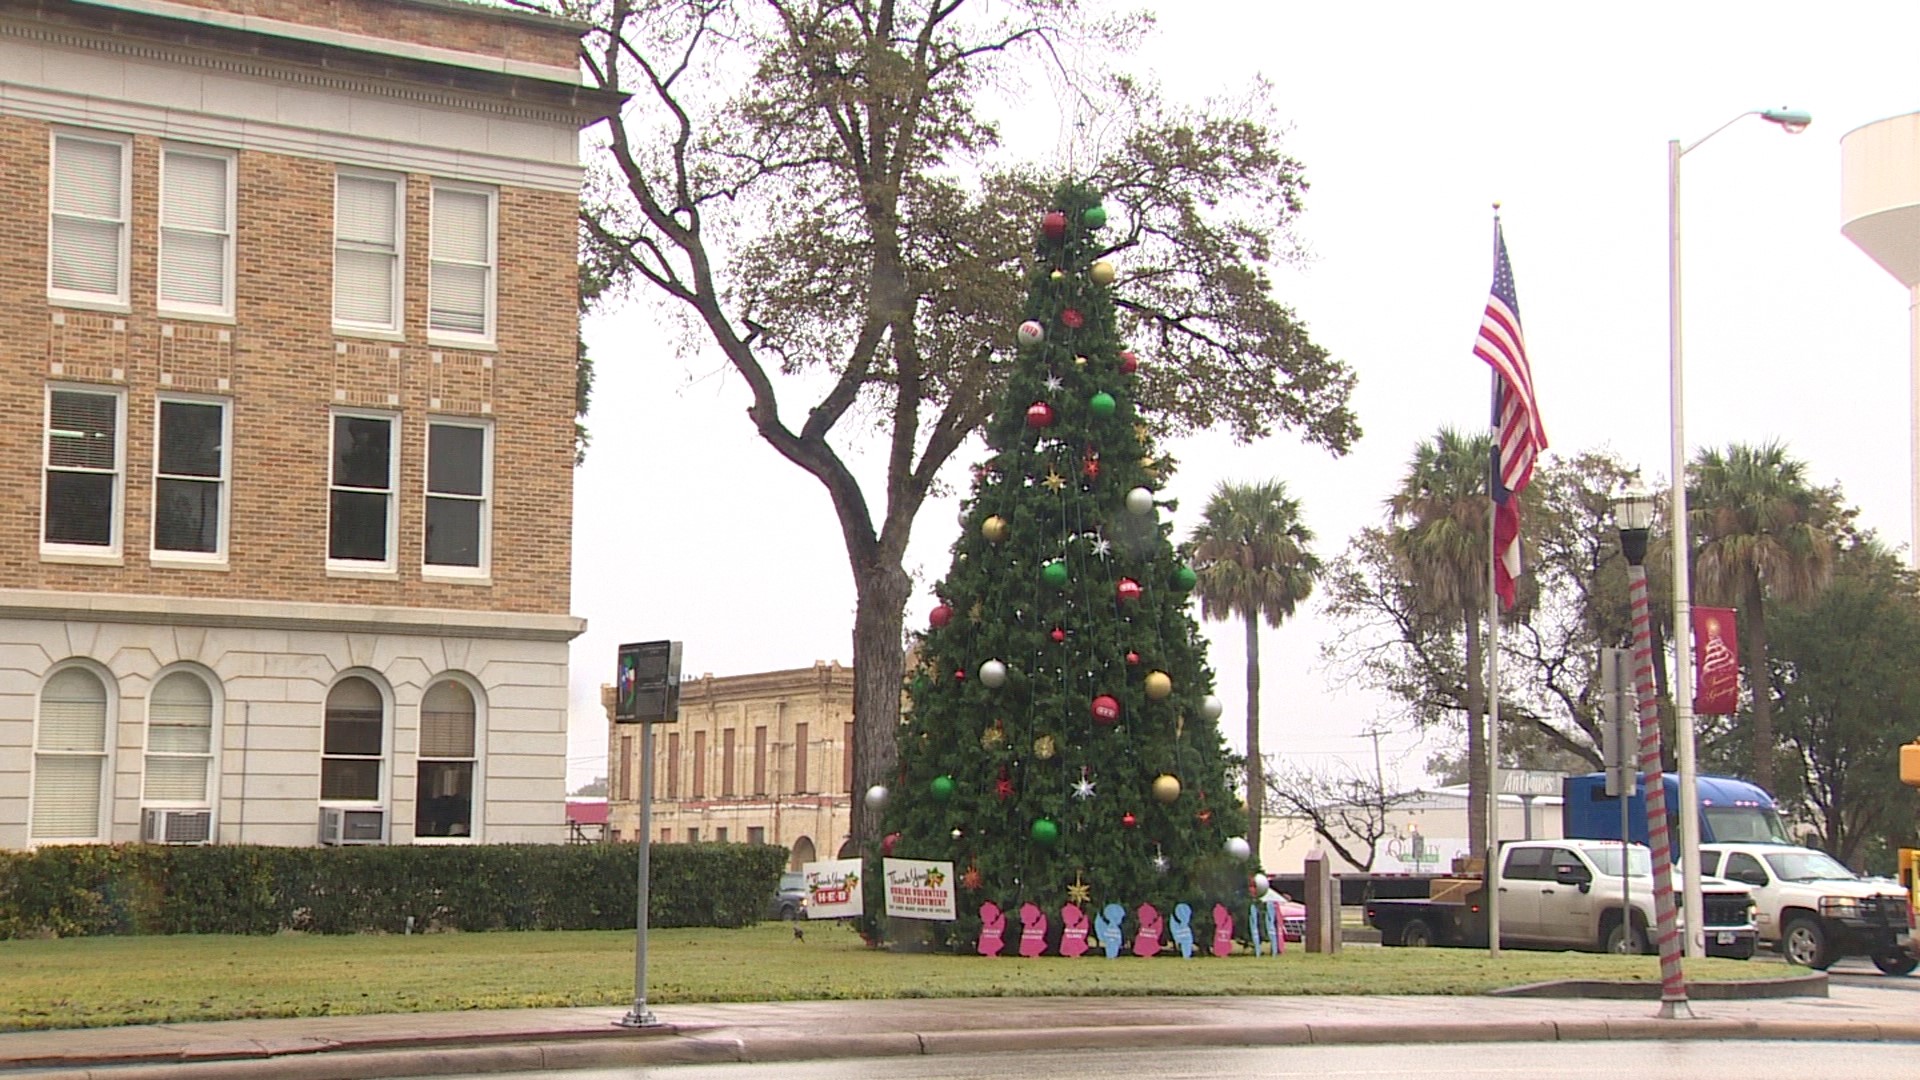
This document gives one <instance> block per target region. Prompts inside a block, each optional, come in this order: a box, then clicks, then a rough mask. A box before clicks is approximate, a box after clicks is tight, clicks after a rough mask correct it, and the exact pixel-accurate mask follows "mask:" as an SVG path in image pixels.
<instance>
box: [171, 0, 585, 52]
mask: <svg viewBox="0 0 1920 1080" xmlns="http://www.w3.org/2000/svg"><path fill="white" fill-rule="evenodd" d="M178 2H180V3H184V4H188V5H190V6H193V7H201V8H211V9H213V10H216V11H232V12H237V13H239V14H242V15H253V16H257V17H259V18H264V19H280V20H282V21H285V22H291V23H300V24H302V25H304V26H321V27H326V28H328V29H331V30H341V31H346V32H349V33H355V34H366V35H368V36H370V37H381V38H388V39H390V40H393V41H404V42H408V43H410V44H414V45H434V46H438V47H439V48H443V49H457V50H460V51H462V52H472V53H482V54H484V55H487V56H497V57H501V58H503V59H507V60H519V61H524V62H527V63H534V64H557V65H560V66H562V67H572V66H573V65H574V64H575V62H576V61H577V60H578V58H579V53H580V35H579V31H577V30H576V29H574V28H572V27H571V26H569V25H568V24H566V23H563V22H559V21H553V22H548V23H543V22H540V21H535V20H531V19H520V18H512V17H511V15H512V13H511V12H506V13H505V14H504V15H503V9H501V8H499V7H488V6H486V5H484V4H473V5H472V7H473V8H474V10H473V11H472V12H471V13H469V12H463V11H458V10H448V8H447V7H444V6H441V5H437V4H436V5H424V4H414V3H408V2H405V0H178Z"/></svg>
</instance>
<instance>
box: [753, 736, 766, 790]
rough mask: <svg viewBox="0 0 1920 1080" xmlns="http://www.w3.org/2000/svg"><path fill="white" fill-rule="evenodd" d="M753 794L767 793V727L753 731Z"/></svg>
mask: <svg viewBox="0 0 1920 1080" xmlns="http://www.w3.org/2000/svg"><path fill="white" fill-rule="evenodd" d="M753 793H754V794H755V795H765V794H766V793H767V726H766V725H765V724H761V725H758V726H757V727H755V728H754V729H753Z"/></svg>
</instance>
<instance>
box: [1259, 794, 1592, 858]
mask: <svg viewBox="0 0 1920 1080" xmlns="http://www.w3.org/2000/svg"><path fill="white" fill-rule="evenodd" d="M1499 800H1500V838H1501V839H1503V840H1555V839H1559V837H1560V802H1561V799H1560V796H1558V795H1510V794H1502V795H1500V796H1499ZM1356 816H1358V815H1356ZM1386 826H1387V831H1386V834H1385V835H1384V836H1382V837H1381V839H1380V841H1379V843H1378V845H1377V847H1376V848H1375V851H1374V860H1373V872H1374V873H1376V874H1411V873H1426V874H1432V873H1446V872H1448V871H1449V870H1450V869H1451V868H1452V863H1453V859H1454V857H1455V856H1465V855H1470V854H1471V852H1470V851H1469V848H1468V845H1467V788H1466V785H1464V784H1461V785H1455V786H1451V787H1434V788H1421V789H1417V790H1414V791H1410V792H1408V793H1406V794H1405V795H1403V796H1400V799H1399V801H1398V802H1396V803H1395V804H1394V805H1393V807H1392V808H1391V809H1389V810H1388V811H1387V814H1386ZM1336 835H1340V834H1336ZM1340 842H1341V845H1342V846H1343V847H1345V848H1346V849H1347V850H1348V851H1350V852H1353V853H1354V854H1355V855H1356V856H1359V857H1361V858H1364V857H1365V853H1366V849H1367V845H1366V843H1365V842H1364V841H1362V840H1361V839H1360V838H1359V837H1358V836H1355V835H1352V834H1344V835H1340ZM1260 848H1261V851H1260V865H1261V866H1262V867H1264V868H1265V869H1267V870H1269V871H1272V872H1273V873H1276V874H1297V873H1300V872H1301V870H1302V869H1304V867H1305V865H1306V860H1307V854H1308V853H1309V852H1311V851H1314V850H1316V849H1318V850H1320V851H1323V852H1324V853H1325V854H1326V857H1327V858H1328V859H1329V860H1330V861H1331V867H1332V870H1333V872H1334V873H1336V874H1348V873H1358V872H1359V871H1361V870H1362V869H1363V867H1360V866H1356V865H1354V864H1353V863H1349V862H1347V861H1346V860H1345V859H1342V858H1340V856H1339V853H1338V852H1337V851H1335V850H1334V848H1333V846H1332V845H1330V844H1328V843H1327V842H1326V841H1325V840H1323V839H1322V838H1321V837H1320V835H1319V834H1317V833H1315V832H1314V831H1313V823H1312V822H1311V821H1310V820H1308V819H1307V818H1305V817H1295V816H1276V815H1272V814H1269V815H1268V816H1267V817H1266V818H1264V819H1263V820H1262V823H1261V826H1260Z"/></svg>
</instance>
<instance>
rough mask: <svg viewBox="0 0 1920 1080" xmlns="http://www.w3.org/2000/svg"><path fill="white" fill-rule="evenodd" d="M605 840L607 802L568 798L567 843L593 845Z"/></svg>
mask: <svg viewBox="0 0 1920 1080" xmlns="http://www.w3.org/2000/svg"><path fill="white" fill-rule="evenodd" d="M606 838H607V800H605V799H596V798H587V797H582V796H579V795H572V796H568V798H567V843H569V844H593V843H598V842H599V841H601V840H605V839H606Z"/></svg>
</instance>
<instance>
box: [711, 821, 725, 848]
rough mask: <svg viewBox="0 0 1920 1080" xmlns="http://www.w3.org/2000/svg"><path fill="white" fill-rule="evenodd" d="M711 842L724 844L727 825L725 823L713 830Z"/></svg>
mask: <svg viewBox="0 0 1920 1080" xmlns="http://www.w3.org/2000/svg"><path fill="white" fill-rule="evenodd" d="M713 842H714V843H716V844H724V843H726V842H727V827H726V826H725V825H722V826H720V827H719V828H717V829H715V830H713Z"/></svg>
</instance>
